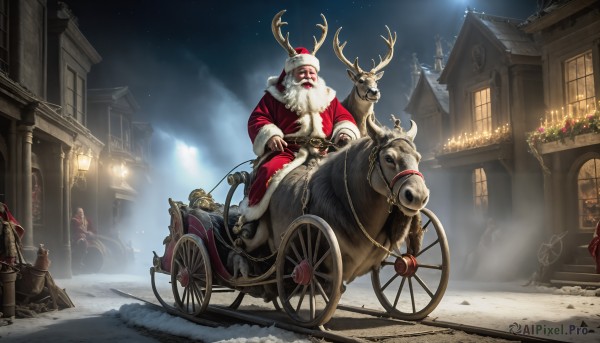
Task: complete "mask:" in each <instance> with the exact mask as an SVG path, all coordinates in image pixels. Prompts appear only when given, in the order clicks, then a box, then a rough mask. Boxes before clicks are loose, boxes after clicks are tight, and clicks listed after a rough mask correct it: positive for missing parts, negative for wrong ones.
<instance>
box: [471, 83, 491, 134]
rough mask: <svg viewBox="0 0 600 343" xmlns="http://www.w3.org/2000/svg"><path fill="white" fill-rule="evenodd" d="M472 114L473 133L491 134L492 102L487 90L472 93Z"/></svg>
mask: <svg viewBox="0 0 600 343" xmlns="http://www.w3.org/2000/svg"><path fill="white" fill-rule="evenodd" d="M473 113H474V116H473V119H474V122H473V124H474V125H473V128H474V130H475V132H479V133H484V132H487V133H490V132H492V101H491V98H490V89H489V88H485V89H482V90H479V91H476V92H474V93H473Z"/></svg>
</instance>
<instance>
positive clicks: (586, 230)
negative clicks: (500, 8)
mask: <svg viewBox="0 0 600 343" xmlns="http://www.w3.org/2000/svg"><path fill="white" fill-rule="evenodd" d="M599 3H600V2H599V1H587V0H583V1H555V2H551V3H550V4H548V7H546V8H545V9H543V10H542V11H540V12H539V13H536V14H534V15H532V16H531V17H530V18H529V19H528V20H526V21H524V22H523V21H517V20H513V19H508V18H502V17H497V16H493V15H488V14H480V13H475V12H469V13H467V15H466V17H465V21H464V24H463V26H462V28H461V30H460V33H459V35H458V37H457V39H456V42H455V44H454V47H453V49H452V51H451V53H450V55H449V57H448V60H447V64H446V66H445V67H444V68H443V70H442V71H441V72H439V71H437V70H434V71H429V70H423V72H422V73H421V77H420V80H419V82H418V84H417V88H415V91H413V94H412V96H411V99H410V102H409V105H408V106H407V108H406V110H407V112H409V113H410V114H411V115H412V117H413V119H414V120H415V121H416V122H417V124H419V132H420V133H419V135H420V136H421V139H425V140H426V142H425V141H422V143H419V142H418V141H417V146H418V147H419V150H421V151H422V153H423V155H424V162H423V167H424V168H425V169H426V171H428V172H430V173H433V174H432V175H434V176H435V177H434V178H433V179H434V182H435V184H436V186H435V187H441V189H444V193H445V194H444V195H443V196H442V199H443V201H438V202H436V203H433V204H432V206H434V207H435V208H434V210H435V211H440V212H442V213H443V215H444V216H445V217H446V218H447V219H448V221H447V223H446V226H448V231H449V237H450V240H451V243H452V238H453V237H455V239H456V240H460V242H455V243H456V244H457V245H458V244H460V243H462V244H464V245H462V247H475V246H477V244H478V243H480V242H481V239H482V236H485V234H484V232H485V231H486V228H487V227H488V226H489V225H490V223H491V222H493V223H495V224H494V225H495V226H497V227H498V230H499V232H498V235H499V236H504V238H503V239H504V241H513V242H514V244H515V248H517V246H518V245H519V244H523V242H526V243H527V244H528V245H527V246H524V247H520V248H521V250H523V249H524V250H525V251H521V252H520V253H519V254H516V255H519V258H520V259H519V260H514V259H511V258H514V257H515V256H513V255H515V254H504V255H503V256H504V258H505V261H504V262H505V263H506V264H509V265H510V268H512V269H513V270H514V273H512V274H511V275H505V276H513V277H516V276H522V275H524V274H523V273H527V272H531V271H533V270H535V268H536V265H537V264H538V261H537V260H538V258H537V257H538V255H543V256H542V257H544V258H546V259H550V261H548V260H546V262H551V263H545V264H546V268H544V273H543V275H539V277H540V279H543V281H551V282H553V283H555V284H578V285H591V286H593V285H599V286H600V276H599V275H595V274H592V270H591V268H592V265H591V258H589V255H587V256H586V255H585V253H586V251H584V250H583V244H584V243H585V242H586V241H587V242H589V240H590V239H591V237H592V234H591V233H592V231H591V227H590V223H592V222H594V221H595V222H597V221H598V220H600V211H599V210H598V200H599V197H600V193H599V190H600V188H599V185H600V169H598V168H600V165H599V164H598V163H599V161H600V159H599V158H598V154H599V152H600V145H599V143H600V134H599V133H598V132H597V131H596V132H589V133H587V134H585V135H578V134H577V135H573V136H574V137H575V136H577V137H575V141H564V142H561V141H560V140H558V141H553V142H545V143H539V142H541V141H542V140H543V139H545V138H544V137H541V136H540V132H541V131H543V130H544V129H540V126H544V125H546V126H548V127H549V126H550V125H551V124H552V125H554V126H556V127H558V129H557V130H561V129H562V128H563V127H564V121H565V119H566V118H564V116H569V115H571V116H572V117H573V119H574V120H581V119H582V118H583V117H584V116H585V115H590V114H593V113H594V110H595V109H596V107H595V104H596V101H597V99H598V97H597V95H598V93H599V87H598V85H599V81H598V75H599V72H598V70H600V68H599V66H600V64H599V60H600V56H599V55H600V54H599V47H600V44H599V43H598V42H599V41H600V40H599V38H600V26H599V25H600V20H599V18H600V17H599V14H598V13H599V11H598V8H599ZM581 66H583V70H584V71H582V70H581V69H580V67H581ZM573 70H575V71H573ZM571 74H573V75H571ZM437 76H439V77H438V78H437V79H435V77H437ZM439 85H444V86H445V87H446V91H447V96H448V103H449V105H448V110H447V111H444V106H443V105H444V100H443V96H444V94H443V91H440V90H439V88H438V87H439ZM562 108H565V109H567V108H577V109H578V110H576V112H572V111H571V112H569V110H565V113H564V115H563V112H562V111H560V115H561V117H560V118H557V114H556V112H557V111H559V110H561V109H562ZM553 110H554V111H555V112H551V111H553ZM552 113H554V114H555V117H554V122H552V123H550V121H551V120H552V118H550V117H551V114H552ZM584 113H585V115H584ZM596 116H597V112H596ZM540 119H541V121H540ZM424 130H426V131H427V134H426V135H425V137H423V131H424ZM553 132H556V131H553ZM536 133H537V135H536ZM531 137H536V138H537V139H538V140H537V141H535V142H534V143H533V144H532V146H533V147H537V149H531V148H530V146H529V142H530V141H531ZM551 138H552V137H550V138H549V139H551ZM536 151H538V152H539V155H538V157H539V159H538V158H536V154H535V152H536ZM540 161H543V162H544V164H545V165H546V166H547V167H548V170H549V173H545V172H544V171H543V167H542V165H541V164H540ZM594 168H596V169H594ZM438 185H439V186H438ZM444 185H445V186H447V187H445V188H444ZM594 187H595V188H594ZM584 188H585V190H584ZM590 189H591V190H590ZM432 190H434V191H435V188H434V187H432ZM584 193H585V194H584ZM432 200H433V197H432ZM594 206H595V207H594ZM594 226H595V223H594ZM562 233H568V234H564V235H560V236H561V237H562V239H560V237H559V236H554V235H556V234H562ZM553 236H554V237H553ZM551 238H552V239H554V241H555V242H558V240H560V243H562V244H563V245H562V249H560V246H559V245H560V243H558V244H554V245H552V246H548V245H547V244H546V245H543V246H541V245H540V243H542V242H548V241H549V240H550V239H551ZM453 252H454V255H455V259H454V262H457V263H462V261H464V260H465V259H467V258H468V256H467V255H468V249H467V250H465V249H456V250H453ZM557 252H560V254H559V256H556V257H553V254H554V253H557ZM501 258H503V257H501ZM544 258H542V260H543V259H544ZM457 269H460V268H457ZM519 272H522V273H521V274H519Z"/></svg>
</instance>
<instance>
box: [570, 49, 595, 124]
mask: <svg viewBox="0 0 600 343" xmlns="http://www.w3.org/2000/svg"><path fill="white" fill-rule="evenodd" d="M565 89H566V92H567V109H568V114H569V115H573V116H575V117H576V116H578V115H584V114H587V113H588V112H591V111H594V110H595V109H596V96H595V92H594V66H593V64H592V51H591V50H590V51H587V52H585V53H583V54H581V55H579V56H576V57H574V58H572V59H569V60H567V61H566V62H565Z"/></svg>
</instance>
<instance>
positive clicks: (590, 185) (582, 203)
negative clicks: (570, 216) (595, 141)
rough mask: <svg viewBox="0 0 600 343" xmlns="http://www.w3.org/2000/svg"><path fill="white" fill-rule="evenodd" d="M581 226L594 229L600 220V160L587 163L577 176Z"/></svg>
mask: <svg viewBox="0 0 600 343" xmlns="http://www.w3.org/2000/svg"><path fill="white" fill-rule="evenodd" d="M577 198H578V200H579V201H578V203H579V225H580V226H581V227H584V228H594V227H595V226H596V223H598V221H599V220H600V159H598V158H592V159H590V160H588V161H587V162H585V163H584V164H583V165H582V166H581V169H579V173H578V174H577Z"/></svg>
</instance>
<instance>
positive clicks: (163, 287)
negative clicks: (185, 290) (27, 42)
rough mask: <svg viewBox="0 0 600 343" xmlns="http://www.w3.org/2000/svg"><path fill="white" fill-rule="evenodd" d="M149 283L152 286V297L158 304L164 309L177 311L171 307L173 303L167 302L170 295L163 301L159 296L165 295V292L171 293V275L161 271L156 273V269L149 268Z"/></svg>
mask: <svg viewBox="0 0 600 343" xmlns="http://www.w3.org/2000/svg"><path fill="white" fill-rule="evenodd" d="M157 274H158V275H157ZM150 283H151V285H152V292H154V296H155V297H156V299H157V300H158V302H159V303H160V304H161V305H162V306H163V307H164V308H166V309H169V310H177V308H175V307H173V301H172V300H171V301H169V299H172V298H171V294H169V295H168V296H167V297H166V298H167V299H163V296H162V295H161V293H162V294H167V292H170V291H171V288H172V287H171V275H170V274H168V273H166V272H163V271H157V269H156V267H150Z"/></svg>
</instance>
